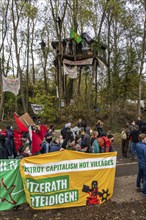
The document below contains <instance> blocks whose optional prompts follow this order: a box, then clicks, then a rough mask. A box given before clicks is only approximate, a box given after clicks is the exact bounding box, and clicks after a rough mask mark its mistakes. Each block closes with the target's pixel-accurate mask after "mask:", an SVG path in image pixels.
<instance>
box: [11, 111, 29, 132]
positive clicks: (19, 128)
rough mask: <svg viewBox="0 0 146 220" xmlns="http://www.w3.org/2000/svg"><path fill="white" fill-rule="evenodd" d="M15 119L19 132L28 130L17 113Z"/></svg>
mask: <svg viewBox="0 0 146 220" xmlns="http://www.w3.org/2000/svg"><path fill="white" fill-rule="evenodd" d="M14 119H15V121H16V124H17V127H18V131H19V132H28V128H27V127H26V126H25V125H24V124H23V123H22V122H21V121H20V119H19V118H18V116H17V115H16V114H15V113H14Z"/></svg>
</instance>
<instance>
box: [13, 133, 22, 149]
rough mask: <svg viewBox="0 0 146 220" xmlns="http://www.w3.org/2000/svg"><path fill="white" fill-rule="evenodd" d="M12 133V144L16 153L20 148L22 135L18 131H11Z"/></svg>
mask: <svg viewBox="0 0 146 220" xmlns="http://www.w3.org/2000/svg"><path fill="white" fill-rule="evenodd" d="M13 132H14V143H15V149H16V152H18V150H19V148H20V147H21V146H22V134H21V132H19V131H16V130H13Z"/></svg>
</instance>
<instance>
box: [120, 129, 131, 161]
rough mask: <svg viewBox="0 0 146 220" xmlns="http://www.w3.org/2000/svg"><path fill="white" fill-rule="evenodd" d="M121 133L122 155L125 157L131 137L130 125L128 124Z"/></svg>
mask: <svg viewBox="0 0 146 220" xmlns="http://www.w3.org/2000/svg"><path fill="white" fill-rule="evenodd" d="M120 135H121V139H122V155H123V157H125V158H127V153H128V148H129V138H130V130H129V126H128V125H126V127H125V128H124V129H123V130H122V132H121V134H120Z"/></svg>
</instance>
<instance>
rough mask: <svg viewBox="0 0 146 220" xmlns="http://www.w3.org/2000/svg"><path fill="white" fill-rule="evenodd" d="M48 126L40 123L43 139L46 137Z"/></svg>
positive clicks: (40, 133)
mask: <svg viewBox="0 0 146 220" xmlns="http://www.w3.org/2000/svg"><path fill="white" fill-rule="evenodd" d="M47 131H48V128H47V127H46V126H45V125H40V132H39V135H40V136H41V138H42V139H43V138H44V137H45V134H46V133H47Z"/></svg>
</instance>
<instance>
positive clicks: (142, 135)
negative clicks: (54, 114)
mask: <svg viewBox="0 0 146 220" xmlns="http://www.w3.org/2000/svg"><path fill="white" fill-rule="evenodd" d="M32 130H33V131H34V132H36V133H37V134H38V135H39V133H40V125H36V126H33V127H32ZM120 137H121V141H122V143H121V145H122V155H123V157H124V158H127V157H128V152H129V151H130V152H131V160H135V158H136V157H137V159H138V175H137V191H142V193H143V195H144V196H146V123H145V122H143V121H142V120H141V118H140V117H138V120H137V121H136V122H135V121H132V122H131V123H130V124H129V123H127V124H126V126H125V128H123V129H122V131H121V133H120ZM113 141H114V135H113V134H112V133H111V132H107V133H105V132H104V130H103V122H102V121H101V120H98V121H97V123H96V125H95V129H94V130H93V131H92V130H91V128H90V127H89V126H87V124H86V123H84V121H83V120H82V119H79V120H78V123H77V125H76V126H74V127H72V124H71V123H67V124H65V126H64V127H63V128H62V129H61V130H60V131H58V132H56V131H55V127H54V125H51V126H50V127H49V128H48V130H47V131H46V133H45V134H44V136H43V140H42V142H41V143H40V148H39V150H38V151H37V152H35V153H32V146H31V142H32V140H31V135H30V132H24V133H23V135H22V146H21V147H19V149H18V150H17V149H16V148H15V144H14V135H13V129H12V127H11V126H7V127H6V133H5V135H3V134H2V133H1V134H0V159H8V158H9V159H10V158H17V159H22V158H24V157H28V156H33V155H36V154H37V155H38V154H45V153H49V152H54V151H63V150H65V149H66V150H74V151H80V152H84V153H105V152H112V151H113V144H112V143H113ZM141 184H143V187H142V185H141Z"/></svg>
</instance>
